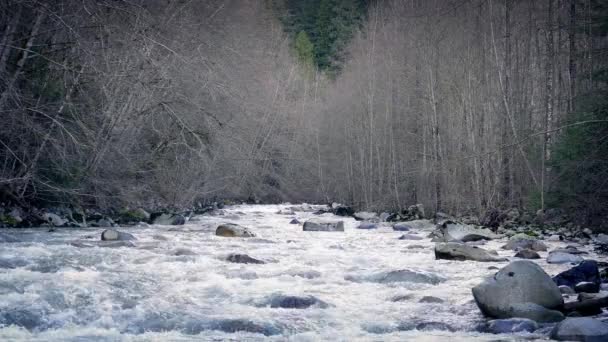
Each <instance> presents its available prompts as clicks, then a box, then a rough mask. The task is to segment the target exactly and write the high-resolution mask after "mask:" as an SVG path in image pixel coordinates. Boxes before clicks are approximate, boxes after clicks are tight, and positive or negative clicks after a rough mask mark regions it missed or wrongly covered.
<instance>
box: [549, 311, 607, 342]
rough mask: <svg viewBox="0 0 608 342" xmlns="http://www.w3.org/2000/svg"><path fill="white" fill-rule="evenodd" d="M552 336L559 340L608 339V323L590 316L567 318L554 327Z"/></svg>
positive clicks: (587, 340)
mask: <svg viewBox="0 0 608 342" xmlns="http://www.w3.org/2000/svg"><path fill="white" fill-rule="evenodd" d="M550 337H551V338H552V339H554V340H558V341H584V342H602V341H608V324H606V323H604V322H602V321H600V320H597V319H593V318H589V317H573V318H566V319H565V320H564V321H562V322H560V323H559V324H557V325H556V326H555V327H554V328H553V330H552V331H551V335H550Z"/></svg>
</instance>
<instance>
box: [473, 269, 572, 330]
mask: <svg viewBox="0 0 608 342" xmlns="http://www.w3.org/2000/svg"><path fill="white" fill-rule="evenodd" d="M473 297H474V298H475V302H476V303H477V306H478V307H479V309H480V310H481V311H482V313H483V314H485V315H486V316H490V317H495V318H511V317H523V318H530V319H533V320H536V321H539V320H540V321H552V320H554V319H557V318H559V315H561V313H560V312H558V311H554V310H553V309H557V308H560V307H561V306H562V305H563V299H562V295H561V293H560V291H559V288H558V287H557V285H556V284H555V283H554V282H553V280H552V279H551V277H549V275H548V274H547V273H545V271H544V270H543V269H542V268H541V267H540V266H538V265H537V264H535V263H534V262H532V261H528V260H517V261H513V262H511V263H510V264H509V265H507V266H506V267H504V268H503V269H501V270H500V271H498V272H497V273H496V274H495V275H494V276H493V277H491V278H488V279H486V280H485V281H484V282H482V283H481V284H479V285H477V286H475V287H474V288H473ZM543 309H544V310H543Z"/></svg>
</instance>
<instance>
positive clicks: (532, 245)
mask: <svg viewBox="0 0 608 342" xmlns="http://www.w3.org/2000/svg"><path fill="white" fill-rule="evenodd" d="M502 248H503V249H510V250H514V251H519V250H522V249H529V250H532V251H536V252H539V251H543V252H544V251H546V250H547V246H546V245H545V244H544V243H542V242H541V241H538V240H537V239H536V238H535V237H533V236H530V235H527V234H515V235H513V236H511V238H509V242H508V243H507V244H506V245H504V246H503V247H502Z"/></svg>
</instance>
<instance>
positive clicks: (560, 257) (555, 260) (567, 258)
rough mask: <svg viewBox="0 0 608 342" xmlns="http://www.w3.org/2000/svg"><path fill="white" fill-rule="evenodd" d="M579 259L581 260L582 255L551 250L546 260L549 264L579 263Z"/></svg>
mask: <svg viewBox="0 0 608 342" xmlns="http://www.w3.org/2000/svg"><path fill="white" fill-rule="evenodd" d="M581 261H583V258H582V257H580V256H578V255H574V254H570V253H563V252H551V253H549V256H548V257H547V262H548V263H550V264H570V263H579V262H581Z"/></svg>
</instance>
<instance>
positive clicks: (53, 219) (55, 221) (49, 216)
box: [42, 213, 68, 227]
mask: <svg viewBox="0 0 608 342" xmlns="http://www.w3.org/2000/svg"><path fill="white" fill-rule="evenodd" d="M42 219H44V220H45V221H46V222H47V223H49V224H51V225H52V226H55V227H63V226H65V225H66V224H67V223H68V220H66V219H64V218H61V217H60V216H59V215H57V214H53V213H44V214H42Z"/></svg>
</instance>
